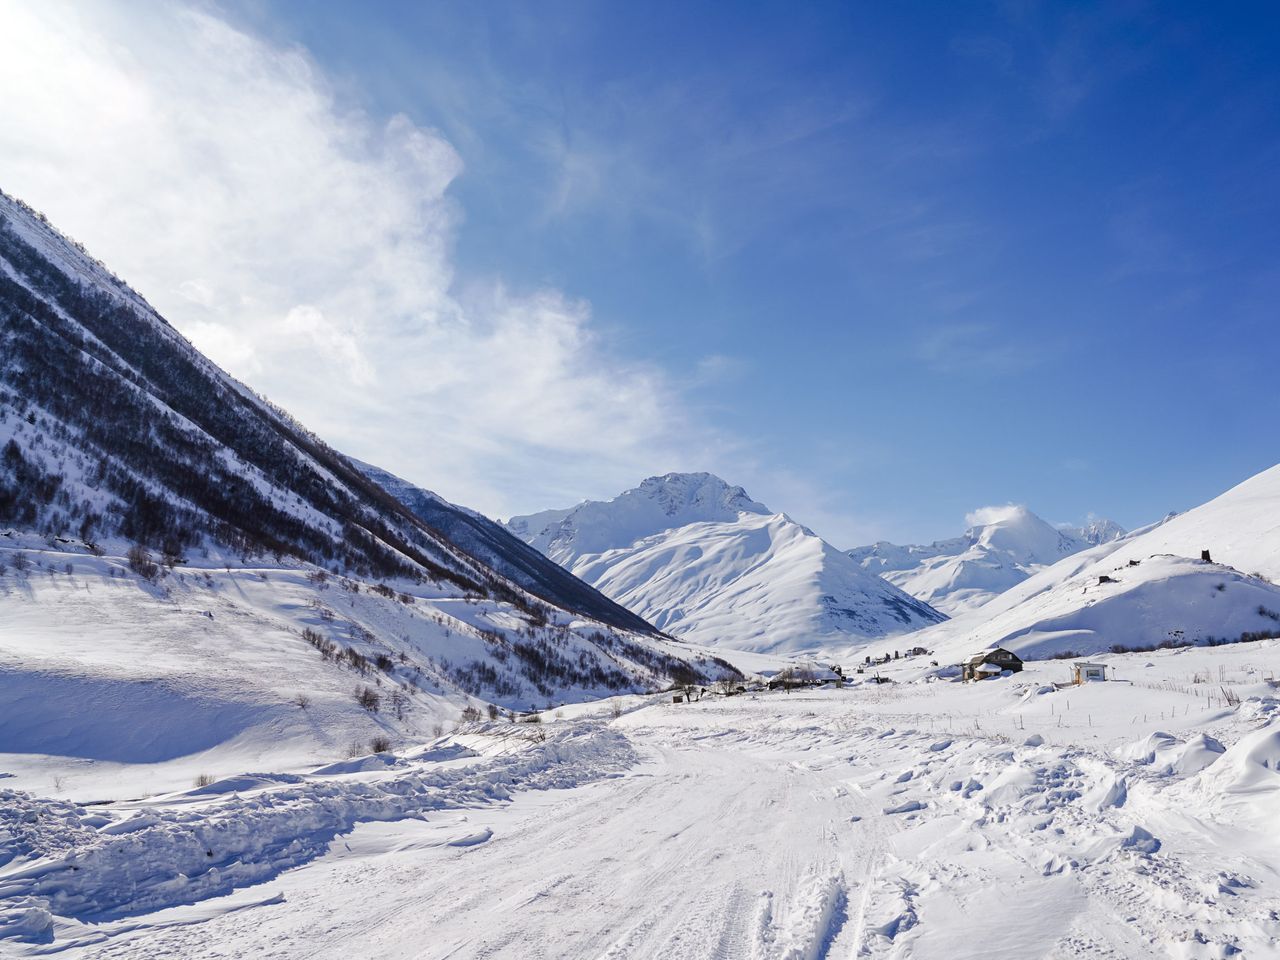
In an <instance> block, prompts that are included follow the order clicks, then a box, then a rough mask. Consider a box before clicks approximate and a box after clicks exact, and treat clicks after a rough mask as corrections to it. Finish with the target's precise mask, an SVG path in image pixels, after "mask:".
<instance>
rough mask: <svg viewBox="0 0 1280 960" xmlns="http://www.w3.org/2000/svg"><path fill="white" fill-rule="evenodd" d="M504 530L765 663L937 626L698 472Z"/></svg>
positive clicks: (899, 595)
mask: <svg viewBox="0 0 1280 960" xmlns="http://www.w3.org/2000/svg"><path fill="white" fill-rule="evenodd" d="M507 526H508V528H509V529H510V530H511V531H512V532H513V533H514V534H516V535H517V536H519V537H520V538H522V539H523V540H525V541H526V542H527V543H529V544H531V545H533V546H534V547H536V548H538V549H539V550H540V551H542V552H543V553H545V554H546V555H547V556H549V557H550V558H552V559H553V560H555V561H556V562H557V563H559V564H561V565H563V566H564V567H566V568H567V569H568V570H570V571H571V572H572V573H573V574H574V575H576V576H577V577H579V578H581V579H583V580H585V581H586V582H588V583H590V584H593V585H594V586H596V587H597V588H599V589H600V591H601V592H603V593H604V594H606V595H607V596H610V597H612V598H613V599H614V600H616V601H618V602H619V603H621V604H623V605H624V606H626V607H627V608H629V609H630V610H632V611H634V612H635V613H637V614H639V615H640V616H642V617H644V618H645V619H646V620H648V621H649V622H650V623H653V624H654V625H655V626H657V627H659V628H660V629H662V630H664V631H666V632H668V633H671V634H673V635H675V636H678V637H681V638H682V639H686V640H691V641H696V642H698V643H702V644H706V645H708V646H721V647H725V648H735V649H741V650H751V651H757V652H772V653H794V652H800V651H808V650H818V649H847V648H851V647H856V646H858V645H859V644H861V643H863V642H865V641H866V640H867V639H869V638H876V637H882V636H886V635H891V634H896V633H905V632H908V631H910V630H916V629H919V628H920V627H923V626H928V625H929V624H933V623H937V622H939V621H940V620H942V619H944V617H943V615H942V614H940V613H939V612H938V611H936V610H934V609H933V608H932V607H930V606H929V605H928V604H927V603H924V602H921V601H920V600H918V599H915V598H913V597H911V596H909V595H908V594H906V593H904V592H903V591H902V590H900V589H898V588H897V587H895V586H893V585H892V584H890V583H887V582H886V581H885V580H883V579H882V578H880V577H879V576H877V575H876V574H874V573H872V572H869V571H867V570H864V569H862V567H861V566H860V565H859V564H858V563H856V562H855V561H853V560H852V559H851V558H850V557H848V556H846V555H845V554H843V553H841V551H839V550H837V549H836V548H835V547H833V546H831V545H830V544H828V543H826V542H825V541H824V540H822V539H821V538H820V537H818V536H817V535H816V534H815V533H813V532H812V531H811V530H809V529H808V528H806V527H804V526H802V525H800V524H798V523H796V522H795V521H794V520H792V519H790V518H789V517H787V516H786V515H785V514H781V513H774V512H772V511H771V510H769V509H768V508H767V507H766V506H764V505H763V504H761V503H757V502H756V501H754V500H752V499H751V498H750V497H749V496H748V495H747V493H746V491H745V490H743V489H742V488H741V487H737V486H731V485H730V484H728V483H726V482H725V481H724V480H721V479H720V478H719V477H716V476H713V475H711V474H707V473H670V474H667V475H666V476H661V477H650V478H649V479H647V480H645V481H644V482H642V483H641V484H640V485H639V486H638V487H635V488H634V489H632V490H628V491H626V492H625V493H622V494H621V495H619V496H617V497H615V498H614V499H613V500H610V501H608V502H600V501H587V502H585V503H581V504H578V505H577V506H576V507H571V508H568V509H563V510H547V511H543V512H541V513H536V514H531V515H529V516H522V517H513V518H512V519H511V520H510V521H509V522H508V524H507Z"/></svg>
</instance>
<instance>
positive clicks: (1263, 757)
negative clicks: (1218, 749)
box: [1201, 724, 1280, 794]
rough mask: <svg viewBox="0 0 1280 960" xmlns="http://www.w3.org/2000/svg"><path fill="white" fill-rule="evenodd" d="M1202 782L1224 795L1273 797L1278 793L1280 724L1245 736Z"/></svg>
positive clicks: (1205, 774)
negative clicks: (1271, 795)
mask: <svg viewBox="0 0 1280 960" xmlns="http://www.w3.org/2000/svg"><path fill="white" fill-rule="evenodd" d="M1201 776H1202V782H1204V783H1205V784H1206V785H1208V786H1210V787H1211V788H1212V789H1214V790H1216V791H1217V792H1219V793H1223V794H1272V793H1274V792H1275V791H1277V790H1280V725H1276V724H1272V725H1269V726H1266V727H1263V728H1262V729H1261V730H1255V731H1254V732H1253V733H1250V734H1246V735H1245V736H1243V737H1241V738H1240V740H1239V741H1238V742H1237V743H1236V744H1235V745H1234V746H1232V747H1231V749H1229V750H1227V751H1226V753H1224V754H1223V755H1222V759H1221V760H1220V761H1219V762H1218V763H1217V764H1215V765H1214V766H1213V767H1212V768H1210V769H1209V770H1207V771H1205V773H1204V774H1202V775H1201Z"/></svg>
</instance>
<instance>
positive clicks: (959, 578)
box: [848, 506, 1124, 616]
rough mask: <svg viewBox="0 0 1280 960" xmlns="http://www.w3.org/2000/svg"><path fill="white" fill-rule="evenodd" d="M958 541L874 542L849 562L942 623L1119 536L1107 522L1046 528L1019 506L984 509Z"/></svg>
mask: <svg viewBox="0 0 1280 960" xmlns="http://www.w3.org/2000/svg"><path fill="white" fill-rule="evenodd" d="M968 519H969V521H970V522H971V526H970V527H969V529H968V530H966V531H965V533H964V535H963V536H961V537H955V538H953V539H951V540H939V541H935V542H934V543H932V544H930V545H928V546H898V545H896V544H892V543H885V542H880V543H876V544H872V545H871V546H868V547H856V548H854V549H853V550H850V551H848V553H849V556H851V557H853V559H855V560H857V561H858V562H859V563H860V564H862V566H863V567H864V568H865V569H867V570H869V571H871V572H873V573H878V574H880V575H882V576H883V577H884V578H885V579H886V580H888V581H889V582H890V583H892V584H894V585H896V586H898V587H901V588H902V589H903V590H905V591H906V592H907V593H909V594H911V595H912V596H913V597H917V598H919V599H921V600H924V601H925V602H926V603H928V604H929V605H930V606H932V607H934V608H935V609H937V610H941V611H942V612H943V613H946V614H947V615H949V616H955V615H958V614H961V613H965V612H968V611H972V610H976V609H977V608H979V607H981V606H982V605H983V604H985V603H988V602H989V601H990V600H992V599H993V598H994V597H996V596H997V595H999V594H1000V593H1003V592H1004V591H1005V590H1008V589H1009V588H1011V587H1014V586H1016V585H1017V584H1019V583H1021V582H1022V581H1023V580H1025V579H1027V577H1029V576H1031V575H1032V574H1033V573H1035V572H1037V571H1039V570H1042V569H1044V568H1045V567H1047V566H1049V565H1051V564H1054V563H1057V562H1058V561H1059V560H1061V559H1062V558H1063V557H1065V556H1070V555H1071V554H1074V553H1079V552H1080V551H1082V550H1087V549H1089V548H1090V546H1093V545H1097V544H1102V543H1109V542H1111V541H1113V540H1116V539H1118V538H1120V537H1122V536H1124V530H1123V529H1122V528H1121V527H1119V526H1118V525H1117V524H1115V523H1114V522H1112V521H1110V520H1102V519H1097V520H1092V521H1090V522H1089V524H1088V525H1087V526H1086V527H1082V528H1072V527H1066V528H1061V527H1053V526H1050V525H1049V524H1048V523H1046V522H1045V521H1044V520H1041V519H1040V518H1039V517H1038V516H1036V515H1035V514H1034V513H1032V512H1031V511H1030V510H1028V509H1027V508H1026V507H1022V506H1007V507H986V508H983V509H982V510H978V511H974V513H972V514H970V515H969V517H968Z"/></svg>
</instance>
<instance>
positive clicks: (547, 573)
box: [351, 460, 653, 633]
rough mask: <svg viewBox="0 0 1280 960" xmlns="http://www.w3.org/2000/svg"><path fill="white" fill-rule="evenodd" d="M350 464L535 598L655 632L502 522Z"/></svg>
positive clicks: (382, 472)
mask: <svg viewBox="0 0 1280 960" xmlns="http://www.w3.org/2000/svg"><path fill="white" fill-rule="evenodd" d="M351 462H352V463H354V464H355V465H356V466H357V467H359V468H360V470H361V471H362V472H363V473H364V475H365V476H367V477H368V478H369V479H370V480H372V481H374V483H376V484H378V485H379V486H380V487H382V488H383V489H384V490H386V491H387V492H388V493H390V494H391V495H392V496H393V497H395V498H396V499H397V500H398V501H400V502H401V503H402V504H404V505H405V506H406V507H408V508H409V511H410V512H411V513H413V515H414V516H416V517H417V518H418V519H419V520H421V521H422V522H423V523H425V524H426V525H427V526H429V527H431V528H432V529H433V530H435V531H437V532H438V533H440V534H441V535H442V536H444V537H446V538H447V539H448V540H449V542H450V543H452V544H454V545H455V546H458V547H461V548H462V549H463V550H466V551H467V553H469V554H471V555H472V556H473V557H476V558H477V559H479V560H481V561H482V562H484V563H485V564H486V565H487V566H489V567H490V568H491V569H493V570H495V571H497V572H498V573H500V574H502V576H504V577H506V578H507V579H509V580H512V581H513V582H515V583H517V584H519V585H520V586H521V587H523V588H524V589H525V590H528V591H529V592H530V593H532V594H534V595H535V596H537V597H540V598H542V599H543V600H546V601H549V602H550V603H553V604H555V605H556V606H558V607H562V608H564V609H565V610H572V611H575V612H577V613H582V614H585V615H586V616H589V617H593V618H594V619H596V620H599V621H600V622H601V623H607V624H610V625H611V626H615V627H619V628H620V629H623V630H638V631H641V632H644V633H650V632H652V631H653V627H652V626H651V625H649V624H648V623H646V622H645V621H644V620H643V619H642V618H640V617H638V616H636V615H635V614H634V613H632V612H631V611H630V610H628V609H627V608H626V607H624V606H622V605H621V604H619V603H616V602H614V601H613V600H610V599H609V598H608V597H606V596H605V595H604V594H603V593H601V592H600V591H599V590H597V589H595V588H594V587H592V586H590V585H588V584H586V583H584V582H583V581H581V580H579V579H578V578H577V577H575V576H574V575H573V574H571V573H569V572H568V571H567V570H565V569H564V567H562V566H560V565H559V564H558V563H555V562H554V561H552V560H551V559H549V558H548V557H547V556H546V555H545V554H543V553H541V552H539V551H538V550H535V549H534V548H533V547H531V546H529V544H527V543H525V542H524V541H523V540H521V539H520V538H519V537H517V536H515V535H514V534H512V533H511V532H510V531H509V530H507V528H506V527H504V526H502V524H500V523H497V522H496V521H493V520H490V519H489V518H488V517H486V516H484V515H483V514H480V513H477V512H476V511H475V510H471V509H468V508H467V507H461V506H458V505H457V504H455V503H450V502H449V501H448V500H446V499H444V497H442V496H440V495H439V494H437V493H434V492H432V491H430V490H424V489H423V488H422V487H418V486H415V485H414V484H412V483H410V482H409V481H407V480H402V479H401V478H400V477H397V476H395V475H394V474H392V473H388V472H387V471H386V470H383V469H381V468H379V467H375V466H372V465H371V464H367V463H362V462H360V461H359V460H352V461H351Z"/></svg>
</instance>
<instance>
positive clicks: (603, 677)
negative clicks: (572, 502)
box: [0, 194, 723, 782]
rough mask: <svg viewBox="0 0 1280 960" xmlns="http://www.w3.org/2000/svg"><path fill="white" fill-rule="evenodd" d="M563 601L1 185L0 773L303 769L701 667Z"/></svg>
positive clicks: (632, 626)
mask: <svg viewBox="0 0 1280 960" xmlns="http://www.w3.org/2000/svg"><path fill="white" fill-rule="evenodd" d="M570 585H571V581H570ZM569 592H570V591H569V588H568V587H565V589H564V590H563V591H562V596H561V599H564V600H565V602H566V605H567V609H566V608H561V607H559V606H557V605H556V604H554V603H549V602H547V600H546V599H543V598H542V597H540V596H537V595H535V594H533V593H531V592H530V591H528V590H526V589H525V588H524V586H522V584H521V582H520V581H519V580H517V579H513V578H512V577H510V576H508V575H507V574H506V573H505V572H504V571H499V570H496V569H494V568H493V567H492V566H490V565H489V564H488V563H487V562H486V560H485V559H484V557H483V556H482V554H481V551H478V550H475V549H471V548H468V547H467V546H466V545H459V544H456V543H454V542H453V541H452V540H451V539H450V538H449V536H448V533H447V531H444V530H442V529H439V528H437V527H434V526H432V525H430V524H428V523H425V522H423V520H421V519H419V518H418V517H417V516H415V515H414V514H413V513H412V512H410V510H409V509H407V508H406V507H405V506H404V505H403V504H402V503H400V502H399V501H398V500H396V499H395V498H394V497H393V496H391V495H390V494H389V493H388V492H387V491H386V490H384V489H383V488H382V487H380V486H378V485H377V484H376V483H374V482H372V481H370V480H369V479H368V478H367V477H365V476H364V474H362V473H361V472H360V471H359V470H358V469H356V468H355V467H354V466H353V465H352V464H351V463H350V461H348V460H347V458H345V457H343V456H342V455H341V454H339V453H337V452H335V451H334V450H332V449H330V448H329V447H327V446H326V445H325V444H324V443H323V442H322V441H321V440H319V439H318V438H316V437H315V436H313V435H312V434H310V433H308V432H307V431H306V430H305V429H304V428H303V427H301V426H300V425H299V424H298V423H296V422H295V421H294V420H293V419H292V418H290V417H289V416H288V415H287V414H285V413H284V412H282V411H280V410H277V409H275V408H274V407H272V406H271V405H270V404H268V403H267V402H266V401H264V400H262V399H260V398H258V397H257V396H255V395H254V394H253V393H252V392H251V391H250V390H248V389H247V388H246V387H245V386H244V385H242V384H240V383H238V382H236V381H235V380H233V379H232V378H231V377H229V376H228V375H227V374H225V373H224V372H223V371H221V370H220V369H218V368H217V367H216V366H214V365H213V364H212V363H211V362H210V361H209V360H207V359H206V358H205V357H203V356H202V355H201V354H200V353H199V352H198V351H196V350H195V349H194V348H193V347H192V346H191V344H190V343H188V342H187V341H186V340H185V339H184V338H182V337H181V336H180V335H179V334H178V333H177V332H176V331H174V330H173V329H172V328H171V327H170V326H169V325H168V324H167V323H166V322H165V321H164V319H163V318H162V317H160V316H158V315H157V314H156V313H155V312H154V311H153V310H152V309H151V308H150V307H149V306H148V305H147V303H146V302H145V301H144V300H143V299H142V298H141V297H139V296H138V295H137V294H136V293H134V292H133V291H132V290H130V289H129V288H128V287H127V286H125V285H124V284H123V283H122V282H121V281H119V280H118V279H116V278H114V277H113V276H111V275H110V273H109V272H107V271H106V270H105V268H103V267H102V266H101V265H100V264H98V263H97V262H96V261H94V260H93V259H92V258H91V257H89V256H88V255H87V254H86V253H85V252H84V251H83V250H81V249H80V248H78V247H77V246H75V245H74V244H72V243H70V242H69V241H67V240H66V239H65V238H63V237H62V236H61V235H59V234H58V233H57V232H56V231H55V230H54V229H53V228H52V227H50V226H49V225H48V224H47V223H46V222H45V221H44V219H43V218H42V217H40V216H39V215H38V214H36V213H34V212H33V211H31V210H29V209H28V208H26V207H24V206H23V205H22V204H20V203H19V202H17V201H15V200H12V199H11V198H9V197H7V196H4V195H3V194H0V773H2V772H10V773H17V774H19V777H20V778H21V777H23V776H27V775H29V774H31V775H34V774H33V773H32V772H33V771H35V772H37V773H38V772H39V770H55V769H56V770H61V771H62V773H60V774H59V776H60V777H62V776H64V775H65V776H66V777H68V778H70V779H74V777H71V773H72V772H73V771H74V773H75V776H80V775H81V774H85V775H88V776H90V778H91V779H92V777H95V776H97V775H98V773H100V772H101V770H102V769H105V768H104V766H103V765H111V764H116V765H120V764H125V765H129V764H148V765H149V764H168V765H170V766H171V767H172V766H174V765H178V766H181V764H183V763H186V762H188V760H190V758H192V757H196V756H206V755H209V752H210V751H213V755H211V756H209V757H208V758H207V760H202V761H200V762H210V763H212V764H213V765H215V766H217V767H218V768H220V769H225V767H226V766H227V765H231V764H236V763H244V764H249V763H257V762H258V758H261V757H270V758H273V759H272V762H273V763H276V764H286V763H287V762H288V761H287V760H286V759H282V758H287V757H293V758H294V760H295V761H297V762H303V761H314V760H315V759H317V758H320V757H325V756H327V757H329V758H332V757H333V756H334V754H335V753H337V754H339V755H340V754H342V753H344V752H347V751H348V750H349V749H352V746H351V744H352V742H353V741H354V742H355V744H356V747H355V749H359V750H365V749H367V747H368V743H369V740H370V739H371V738H373V737H377V736H387V737H389V738H390V739H391V740H392V741H393V742H398V741H399V740H401V739H403V738H405V737H412V736H420V735H422V733H423V731H424V730H426V731H429V730H431V729H433V728H434V725H435V724H436V723H440V722H452V721H453V720H455V719H456V718H457V717H458V716H459V714H460V711H462V710H463V709H465V708H467V707H471V708H473V709H481V710H486V711H487V706H488V704H495V705H497V706H499V707H502V708H511V709H518V710H525V709H529V708H532V707H535V706H538V707H541V706H546V705H548V704H558V703H562V702H566V701H574V700H583V699H592V698H595V697H599V696H604V695H607V694H609V693H613V692H617V691H621V690H629V691H644V690H650V689H657V688H662V687H666V686H667V685H669V684H670V683H671V682H673V681H674V680H680V681H687V682H695V681H699V680H707V679H712V678H714V677H716V676H719V675H721V673H722V672H723V667H722V666H721V665H719V664H715V663H713V662H711V661H710V660H708V659H707V658H706V657H705V656H704V655H702V654H701V653H694V652H692V651H688V650H686V649H682V648H681V646H680V645H679V644H674V643H671V642H669V641H667V640H664V639H662V638H660V637H658V636H657V635H656V634H655V633H654V632H653V630H652V628H650V627H649V626H648V625H646V624H644V623H643V621H641V620H639V619H638V618H631V619H630V620H628V619H627V618H626V617H625V616H623V615H622V614H620V613H616V611H615V615H612V616H611V617H610V619H609V621H607V622H604V621H600V620H597V619H594V618H593V617H592V616H591V610H589V609H588V606H589V605H588V604H579V603H578V602H577V601H576V600H575V601H574V602H569V600H570V598H569ZM591 596H593V595H592V593H591V591H589V590H587V589H582V590H581V591H580V598H581V599H584V600H589V599H590V597H591ZM597 606H598V607H599V608H600V610H602V611H603V610H604V609H605V607H604V606H603V605H601V604H599V603H597ZM620 624H621V626H620ZM365 691H367V693H366V692H365ZM299 701H307V702H308V705H307V706H300V705H299ZM41 758H44V759H41ZM184 758H187V759H186V760H184ZM191 762H194V761H191ZM94 771H97V772H98V773H95V772H94ZM165 775H166V776H167V775H168V774H165ZM185 775H186V774H183V776H185ZM94 782H96V781H94ZM122 782H123V781H122Z"/></svg>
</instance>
